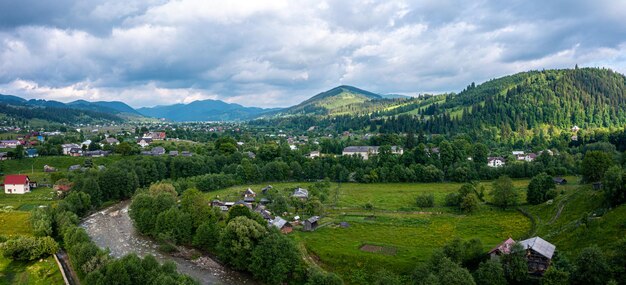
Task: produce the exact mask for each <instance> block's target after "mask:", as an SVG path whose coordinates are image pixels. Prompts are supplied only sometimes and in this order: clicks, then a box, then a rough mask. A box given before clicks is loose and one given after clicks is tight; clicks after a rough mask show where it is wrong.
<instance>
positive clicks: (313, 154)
mask: <svg viewBox="0 0 626 285" xmlns="http://www.w3.org/2000/svg"><path fill="white" fill-rule="evenodd" d="M307 157H308V158H316V157H320V152H319V151H317V150H316V151H312V152H310V153H309V154H308V155H307Z"/></svg>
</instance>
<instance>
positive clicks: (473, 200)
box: [460, 193, 480, 214]
mask: <svg viewBox="0 0 626 285" xmlns="http://www.w3.org/2000/svg"><path fill="white" fill-rule="evenodd" d="M479 205H480V200H479V199H478V197H477V196H476V194H474V193H470V194H468V195H465V197H463V199H461V205H460V208H461V211H463V212H464V213H467V214H471V213H473V212H476V210H478V208H479Z"/></svg>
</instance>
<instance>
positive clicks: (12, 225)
mask: <svg viewBox="0 0 626 285" xmlns="http://www.w3.org/2000/svg"><path fill="white" fill-rule="evenodd" d="M45 175H47V174H44V173H35V175H33V176H38V177H40V178H41V177H43V176H45ZM0 179H1V180H4V177H0ZM53 196H54V193H53V191H52V189H50V188H37V189H34V190H33V191H32V192H31V193H27V194H23V195H18V194H12V195H9V194H4V189H2V193H1V194H0V235H4V236H16V235H31V234H32V228H31V225H30V222H29V218H30V212H31V211H32V210H33V209H36V208H37V207H39V206H49V205H52V204H53V203H56V202H55V201H54V200H53ZM5 284H6V285H9V284H11V285H13V284H20V285H22V284H23V285H26V284H28V285H39V284H41V285H44V284H63V277H62V275H61V272H60V271H59V268H58V266H57V263H56V262H55V261H54V257H52V256H50V257H48V258H46V259H42V260H36V261H31V262H22V261H12V260H10V259H6V258H4V257H2V256H0V285H5Z"/></svg>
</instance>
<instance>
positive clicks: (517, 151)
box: [512, 150, 525, 156]
mask: <svg viewBox="0 0 626 285" xmlns="http://www.w3.org/2000/svg"><path fill="white" fill-rule="evenodd" d="M512 153H513V155H514V156H518V155H522V156H523V155H524V154H525V153H524V151H523V150H514V151H512Z"/></svg>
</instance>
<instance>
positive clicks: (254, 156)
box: [243, 151, 256, 159]
mask: <svg viewBox="0 0 626 285" xmlns="http://www.w3.org/2000/svg"><path fill="white" fill-rule="evenodd" d="M243 154H245V155H246V156H248V158H249V159H255V158H256V154H255V153H254V152H251V151H246V152H244V153H243Z"/></svg>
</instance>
